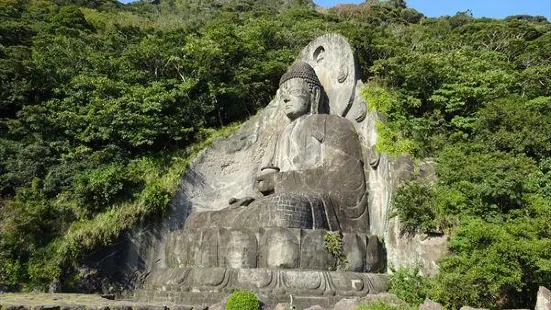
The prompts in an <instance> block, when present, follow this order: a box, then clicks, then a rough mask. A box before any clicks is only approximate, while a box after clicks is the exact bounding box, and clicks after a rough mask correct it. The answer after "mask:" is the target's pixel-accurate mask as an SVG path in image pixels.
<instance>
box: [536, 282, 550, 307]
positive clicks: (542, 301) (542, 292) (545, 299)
mask: <svg viewBox="0 0 551 310" xmlns="http://www.w3.org/2000/svg"><path fill="white" fill-rule="evenodd" d="M534 309H535V310H551V291H549V290H548V289H547V288H545V287H543V286H540V288H539V290H538V296H537V300H536V307H535V308H534Z"/></svg>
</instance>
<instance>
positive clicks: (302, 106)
mask: <svg viewBox="0 0 551 310" xmlns="http://www.w3.org/2000/svg"><path fill="white" fill-rule="evenodd" d="M279 95H280V104H281V105H282V108H283V111H284V113H285V115H287V117H288V118H289V119H290V120H294V119H297V118H299V117H301V116H302V115H305V114H317V113H318V112H319V108H320V103H321V98H322V87H321V83H320V81H319V79H318V76H317V75H316V72H315V71H314V69H313V68H312V67H311V66H310V65H309V64H307V63H304V62H298V63H294V64H293V65H292V66H291V67H290V68H289V70H288V71H287V72H286V73H285V74H283V76H282V77H281V80H280V81H279Z"/></svg>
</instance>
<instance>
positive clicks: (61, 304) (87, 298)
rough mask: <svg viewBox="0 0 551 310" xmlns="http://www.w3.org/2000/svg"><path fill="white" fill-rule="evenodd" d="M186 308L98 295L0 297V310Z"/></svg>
mask: <svg viewBox="0 0 551 310" xmlns="http://www.w3.org/2000/svg"><path fill="white" fill-rule="evenodd" d="M190 308H191V306H189V307H186V306H183V305H177V304H174V303H172V302H169V301H164V302H156V303H155V302H151V303H144V302H135V301H128V300H109V299H105V298H102V297H100V296H98V295H88V294H64V293H48V294H44V293H7V294H1V295H0V309H3V310H56V309H57V310H83V309H112V310H117V309H120V310H146V309H147V310H168V309H174V310H188V309H190Z"/></svg>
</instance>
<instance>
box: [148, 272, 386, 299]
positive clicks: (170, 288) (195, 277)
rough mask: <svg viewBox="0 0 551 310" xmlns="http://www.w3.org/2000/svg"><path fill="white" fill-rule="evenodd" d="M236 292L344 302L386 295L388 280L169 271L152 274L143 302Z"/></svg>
mask: <svg viewBox="0 0 551 310" xmlns="http://www.w3.org/2000/svg"><path fill="white" fill-rule="evenodd" d="M236 289H246V290H250V291H253V292H256V293H258V294H261V295H268V296H272V295H273V296H276V295H281V296H285V298H288V296H289V295H290V294H292V295H293V296H303V297H315V296H318V297H321V296H327V297H330V296H339V297H341V298H342V297H343V296H365V295H367V294H377V293H382V292H386V291H387V290H388V278H387V276H386V275H384V274H370V273H358V272H347V271H317V270H278V269H263V268H256V269H226V268H200V267H189V268H170V269H160V270H156V271H154V272H152V273H151V274H150V275H149V276H148V278H147V279H146V283H145V284H144V286H143V291H144V292H149V293H146V295H145V296H141V297H140V298H141V299H146V300H147V301H155V300H156V299H163V298H164V299H165V300H164V301H172V302H177V300H171V299H178V298H179V296H184V295H186V294H184V293H209V294H210V293H226V295H227V293H231V292H232V291H234V290H236ZM147 294H149V295H147ZM182 294H183V295H182ZM222 295H223V294H222ZM212 296H215V295H212ZM138 297H139V296H138ZM157 301H159V300H157ZM214 302H216V301H214Z"/></svg>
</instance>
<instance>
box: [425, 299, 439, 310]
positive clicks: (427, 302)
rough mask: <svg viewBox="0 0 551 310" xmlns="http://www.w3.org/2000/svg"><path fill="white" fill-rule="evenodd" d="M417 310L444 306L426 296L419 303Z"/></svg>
mask: <svg viewBox="0 0 551 310" xmlns="http://www.w3.org/2000/svg"><path fill="white" fill-rule="evenodd" d="M419 310H444V306H442V305H441V304H439V303H437V302H434V301H432V300H430V299H428V298H427V299H426V300H425V302H423V303H422V304H421V305H419Z"/></svg>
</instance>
